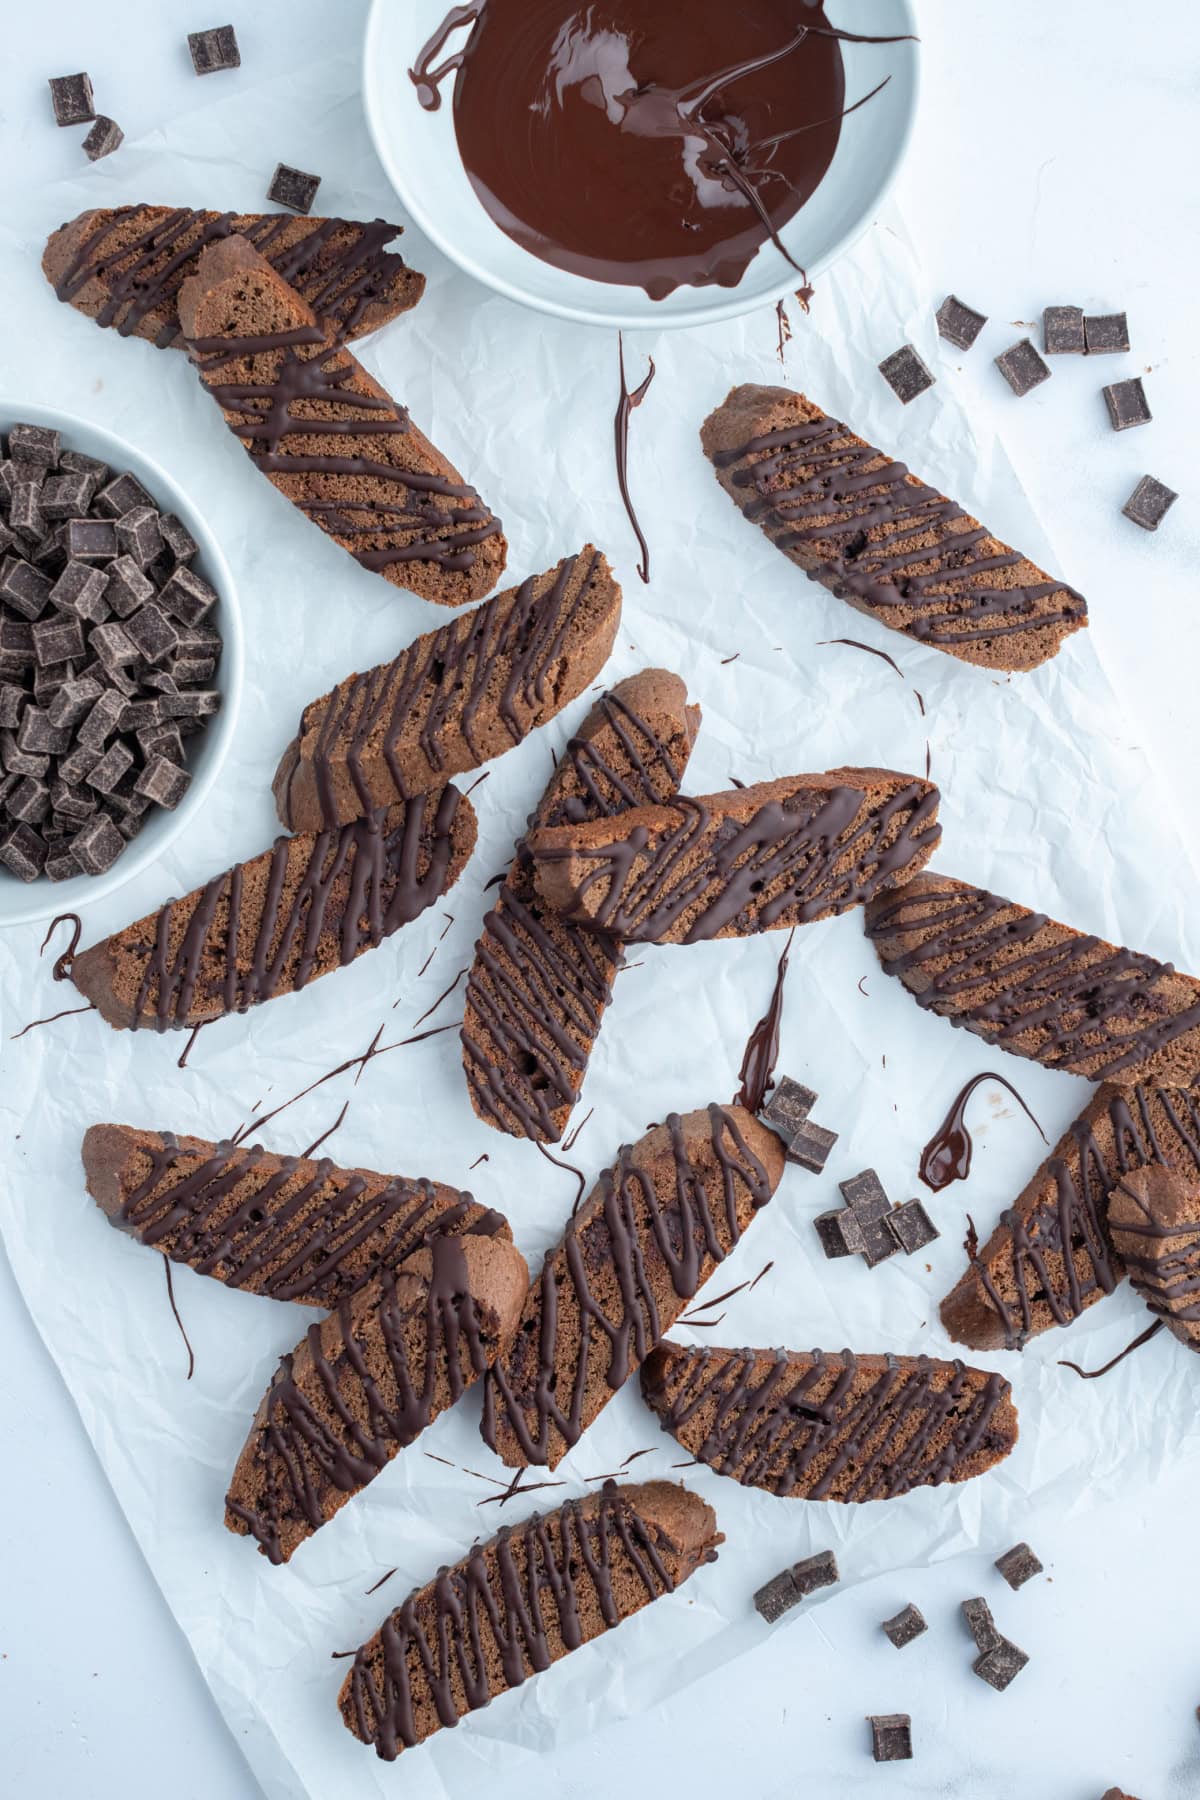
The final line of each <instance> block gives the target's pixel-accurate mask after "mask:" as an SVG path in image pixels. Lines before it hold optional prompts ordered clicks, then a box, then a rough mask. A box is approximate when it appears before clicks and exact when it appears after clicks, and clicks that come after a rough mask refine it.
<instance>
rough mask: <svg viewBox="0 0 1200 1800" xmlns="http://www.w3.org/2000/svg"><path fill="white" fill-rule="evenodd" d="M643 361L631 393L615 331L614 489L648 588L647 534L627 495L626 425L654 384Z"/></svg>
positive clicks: (621, 337)
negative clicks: (617, 391) (617, 392)
mask: <svg viewBox="0 0 1200 1800" xmlns="http://www.w3.org/2000/svg"><path fill="white" fill-rule="evenodd" d="M646 361H647V362H648V363H649V364H650V373H649V374H648V375H647V376H646V379H645V380H644V381H643V382H641V383H640V384H639V385H638V386H637V387H635V388H634V389H633V391H632V393H631V392H630V389H629V384H628V383H627V381H626V380H625V334H624V332H622V331H618V333H617V362H618V365H619V367H620V371H621V394H620V398H619V399H618V401H617V416H616V419H615V420H614V422H613V437H614V439H615V442H616V451H617V486H618V487H619V488H620V490H621V503H622V505H623V506H624V508H625V512H626V515H627V517H628V519H629V523H630V524H631V525H632V526H633V535H634V536H635V537H636V539H637V541H638V548H639V549H640V550H641V553H642V559H641V561H640V562H639V563H638V565H637V572H638V574H639V575H640V576H641V578H642V580H643V581H644V582H645V583H646V584H647V585H649V581H650V547H649V545H648V544H647V542H646V534H645V533H644V532H643V530H642V527H641V525H640V523H639V522H638V516H637V513H636V511H635V510H634V505H633V495H632V494H631V493H630V491H629V421H630V418H631V417H632V415H633V413H634V412H635V410H636V409H637V408H638V407H639V406H640V405H641V404H642V401H643V400H644V399H645V398H646V395H647V394H648V393H649V391H650V383H651V382H652V381H653V380H654V376H655V373H656V371H655V367H654V358H653V357H652V356H648V357H647V358H646Z"/></svg>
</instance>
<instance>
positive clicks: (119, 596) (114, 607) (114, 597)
mask: <svg viewBox="0 0 1200 1800" xmlns="http://www.w3.org/2000/svg"><path fill="white" fill-rule="evenodd" d="M105 573H106V575H107V576H108V587H107V590H106V591H105V595H104V599H105V603H106V604H107V606H108V608H109V610H110V612H114V613H116V615H117V617H118V619H127V618H128V617H129V615H130V613H134V612H136V611H137V609H138V607H139V606H144V605H145V604H146V602H147V600H152V599H153V598H154V583H153V582H152V581H151V580H150V579H149V578H148V576H146V575H144V574H143V572H142V571H141V569H139V568H138V566H137V564H136V562H134V560H133V558H132V556H118V557H117V559H116V561H115V562H111V563H109V564H108V565H107V567H106V569H105ZM163 592H164V593H165V592H166V589H165V588H164V590H163ZM168 610H170V609H168Z"/></svg>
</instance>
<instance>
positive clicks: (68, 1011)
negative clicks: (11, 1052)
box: [8, 1000, 96, 1044]
mask: <svg viewBox="0 0 1200 1800" xmlns="http://www.w3.org/2000/svg"><path fill="white" fill-rule="evenodd" d="M95 1010H96V1008H95V1007H94V1006H93V1005H92V1003H91V1001H90V1000H89V1002H88V1004H87V1005H86V1006H67V1007H64V1008H63V1010H62V1012H56V1013H51V1014H50V1017H49V1018H48V1019H30V1021H29V1023H28V1025H22V1027H21V1029H20V1031H14V1032H13V1033H12V1035H11V1036H10V1037H9V1040H8V1041H9V1043H10V1044H15V1043H16V1041H17V1039H18V1038H23V1037H24V1036H25V1033H26V1032H27V1031H36V1029H37V1027H38V1026H39V1025H53V1024H54V1023H55V1021H56V1020H58V1019H69V1018H71V1017H72V1016H73V1015H74V1014H75V1013H85V1012H95Z"/></svg>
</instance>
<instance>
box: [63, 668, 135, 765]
mask: <svg viewBox="0 0 1200 1800" xmlns="http://www.w3.org/2000/svg"><path fill="white" fill-rule="evenodd" d="M124 710H125V702H124V700H123V699H122V697H121V695H120V693H119V692H118V691H117V689H116V688H105V689H104V692H103V693H102V694H101V695H100V698H99V699H98V700H97V701H96V702H95V704H94V705H93V706H92V708H91V709H90V711H89V712H88V714H87V717H86V718H85V719H84V720H83V722H82V723H81V725H80V727H79V730H78V731H77V733H76V737H77V739H78V742H79V745H80V746H81V747H83V748H85V749H88V750H95V751H96V752H97V753H98V752H99V751H101V750H103V748H104V746H105V744H107V742H108V740H109V738H110V737H111V736H112V734H113V732H114V731H115V730H116V729H117V726H118V724H119V723H120V719H121V714H122V712H123V711H124ZM95 763H96V758H95V757H93V759H92V761H91V762H90V763H89V764H88V771H89V772H90V771H91V769H93V768H94V767H95ZM60 773H61V774H64V775H65V774H66V770H65V769H62V770H60ZM67 779H68V780H71V779H72V777H71V776H67Z"/></svg>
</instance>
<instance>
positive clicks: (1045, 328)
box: [1042, 306, 1085, 356]
mask: <svg viewBox="0 0 1200 1800" xmlns="http://www.w3.org/2000/svg"><path fill="white" fill-rule="evenodd" d="M1042 348H1043V349H1044V350H1045V352H1046V355H1047V356H1082V355H1083V353H1084V348H1085V346H1084V336H1083V308H1082V306H1048V307H1046V309H1045V311H1044V312H1043V313H1042Z"/></svg>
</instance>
